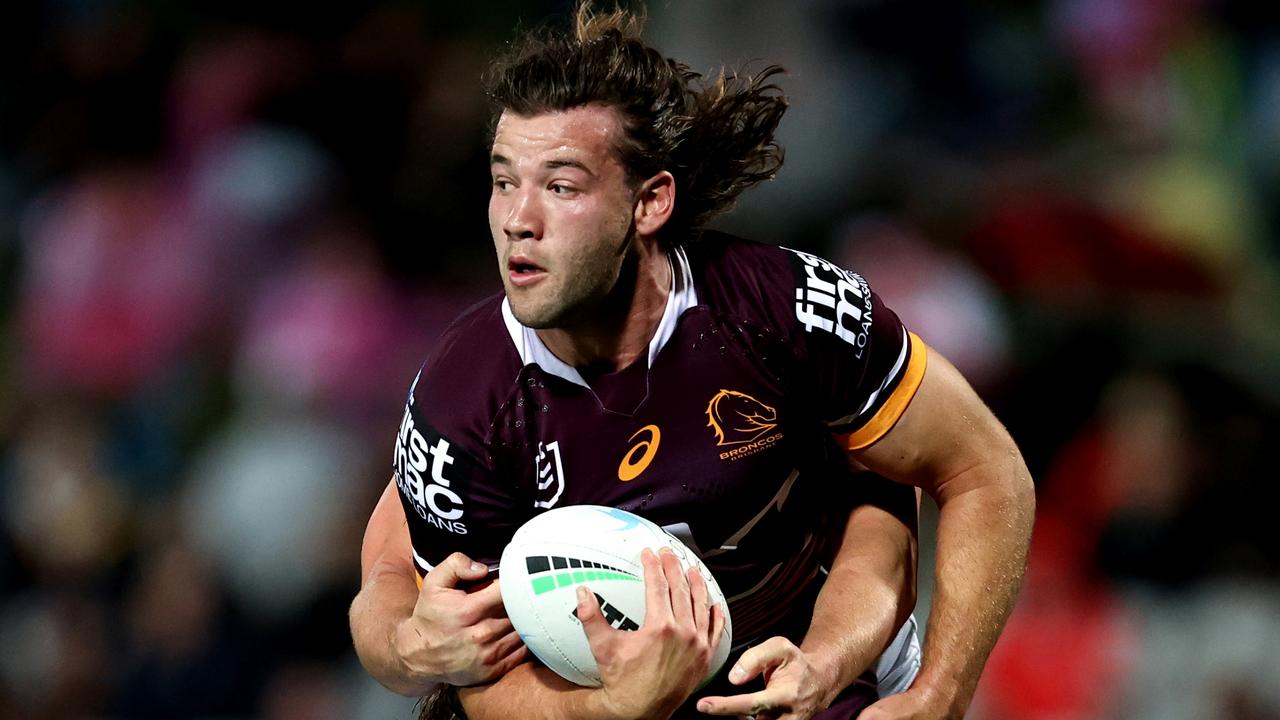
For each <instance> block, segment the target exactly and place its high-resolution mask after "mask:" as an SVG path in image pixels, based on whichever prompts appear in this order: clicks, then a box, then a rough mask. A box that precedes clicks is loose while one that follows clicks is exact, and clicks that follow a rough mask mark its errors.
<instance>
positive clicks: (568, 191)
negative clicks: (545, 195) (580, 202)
mask: <svg viewBox="0 0 1280 720" xmlns="http://www.w3.org/2000/svg"><path fill="white" fill-rule="evenodd" d="M550 189H551V194H553V195H560V196H561V197H567V196H569V195H573V194H574V193H576V192H577V190H575V189H574V188H573V187H571V186H569V185H565V184H564V183H556V184H554V185H552V186H551V188H550Z"/></svg>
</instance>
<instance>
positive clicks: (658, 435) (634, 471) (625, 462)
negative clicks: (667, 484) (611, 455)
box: [618, 425, 662, 482]
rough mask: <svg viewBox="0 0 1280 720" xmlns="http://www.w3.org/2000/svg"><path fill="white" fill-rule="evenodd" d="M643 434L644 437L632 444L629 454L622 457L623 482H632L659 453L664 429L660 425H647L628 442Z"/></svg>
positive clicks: (620, 477)
mask: <svg viewBox="0 0 1280 720" xmlns="http://www.w3.org/2000/svg"><path fill="white" fill-rule="evenodd" d="M642 435H643V436H644V437H643V439H641V440H640V442H638V443H636V444H635V445H632V446H631V449H630V450H628V451H627V454H626V455H624V456H623V457H622V462H620V463H618V479H619V480H621V481H622V482H631V481H632V480H635V479H636V478H638V477H640V473H642V472H644V471H645V469H646V468H648V467H649V463H651V462H653V456H654V455H657V454H658V444H659V443H661V442H662V431H661V430H660V429H658V426H657V425H645V426H644V427H642V428H640V429H639V430H637V431H636V432H635V434H634V435H632V436H631V439H630V440H628V441H627V442H635V440H636V438H638V437H640V436H642Z"/></svg>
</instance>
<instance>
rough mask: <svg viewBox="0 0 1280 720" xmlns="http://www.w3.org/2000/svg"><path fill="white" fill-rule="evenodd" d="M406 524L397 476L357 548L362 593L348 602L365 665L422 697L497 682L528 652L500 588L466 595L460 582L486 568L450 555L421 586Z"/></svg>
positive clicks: (402, 690) (393, 686)
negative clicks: (446, 687)
mask: <svg viewBox="0 0 1280 720" xmlns="http://www.w3.org/2000/svg"><path fill="white" fill-rule="evenodd" d="M412 553H413V549H412V545H411V542H410V539H409V528H408V524H407V523H406V522H405V517H404V511H403V510H402V509H401V507H400V503H399V500H398V498H397V495H396V486H395V481H394V480H393V481H392V482H390V483H388V484H387V488H386V490H384V491H383V493H382V497H381V498H380V499H379V500H378V504H377V506H376V507H375V508H374V510H373V514H372V515H371V516H370V518H369V525H368V527H366V529H365V536H364V543H363V545H362V546H361V549H360V570H361V576H362V577H361V586H360V592H359V593H358V594H357V595H356V597H355V600H354V601H353V602H352V603H351V610H350V621H351V638H352V641H353V642H354V644H355V650H356V655H357V656H358V657H359V658H360V662H361V664H363V665H364V667H365V670H367V671H368V672H369V674H370V675H371V676H373V678H374V679H375V680H377V681H378V682H380V683H382V684H383V685H384V686H386V687H387V688H388V689H389V690H391V691H393V692H397V693H400V694H402V695H408V696H415V695H423V694H425V693H426V692H428V691H429V690H430V689H431V687H432V686H433V685H434V684H435V683H438V682H450V683H454V684H459V685H467V684H472V683H476V682H482V681H485V680H489V679H492V678H494V677H497V676H499V675H501V674H502V673H504V672H506V671H507V670H508V669H510V668H511V667H513V666H515V665H516V664H518V663H519V662H521V661H522V660H523V659H524V657H525V655H526V653H527V650H526V649H525V648H524V645H523V644H522V643H521V642H520V639H519V636H517V635H516V633H515V630H514V629H513V628H512V627H511V623H510V621H509V620H507V619H506V616H505V614H504V613H503V611H502V597H501V595H500V593H499V590H498V586H497V585H496V584H491V585H489V586H488V587H485V588H483V589H480V590H476V591H473V592H466V591H464V590H460V589H456V587H455V586H456V585H457V584H458V582H459V581H460V580H477V579H480V578H483V577H484V575H485V573H486V571H487V568H485V567H484V566H483V565H478V564H473V563H472V562H471V561H470V559H468V558H467V557H466V556H464V555H462V554H461V553H454V554H453V555H450V556H449V557H448V558H447V559H445V561H444V562H442V563H440V565H438V566H437V567H436V568H435V569H433V570H432V571H431V572H430V573H429V574H428V575H427V577H426V579H425V580H423V583H422V588H421V589H419V588H418V584H417V573H416V571H415V570H414V568H413V561H412V560H411V557H412Z"/></svg>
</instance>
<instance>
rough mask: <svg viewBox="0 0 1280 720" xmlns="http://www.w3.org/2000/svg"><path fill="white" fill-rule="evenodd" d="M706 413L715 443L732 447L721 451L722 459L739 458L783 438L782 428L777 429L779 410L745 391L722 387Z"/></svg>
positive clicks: (763, 448) (713, 397) (754, 452)
mask: <svg viewBox="0 0 1280 720" xmlns="http://www.w3.org/2000/svg"><path fill="white" fill-rule="evenodd" d="M706 413H707V426H708V427H710V428H711V429H712V431H713V432H714V433H715V437H716V446H717V447H728V448H729V449H728V450H725V451H723V452H721V453H720V459H721V460H740V459H742V458H744V457H748V456H751V455H754V454H756V453H758V452H760V451H761V450H765V449H767V448H769V447H771V446H773V445H774V444H776V443H777V442H778V441H779V440H781V439H782V432H781V431H778V432H774V430H775V429H776V428H777V427H778V422H777V421H778V411H777V410H775V409H774V408H772V407H770V406H768V405H765V404H764V403H762V402H760V401H759V400H757V399H755V398H753V397H751V396H750V395H748V394H746V393H743V392H738V391H737V390H724V389H721V390H720V392H718V393H716V394H715V395H714V396H712V398H711V402H709V403H707V410H706Z"/></svg>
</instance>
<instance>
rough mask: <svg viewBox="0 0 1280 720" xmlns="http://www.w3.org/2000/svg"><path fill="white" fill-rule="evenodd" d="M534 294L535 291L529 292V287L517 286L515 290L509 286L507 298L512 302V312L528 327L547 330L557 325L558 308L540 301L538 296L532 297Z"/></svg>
mask: <svg viewBox="0 0 1280 720" xmlns="http://www.w3.org/2000/svg"><path fill="white" fill-rule="evenodd" d="M533 295H534V293H532V292H529V289H527V288H515V292H512V289H511V288H508V289H507V299H508V300H509V301H510V303H511V314H512V315H515V316H516V320H519V321H520V324H521V325H523V326H525V327H527V328H532V329H534V330H545V329H547V328H553V327H556V321H557V320H558V315H557V313H556V309H555V308H554V307H549V306H548V304H546V303H543V302H539V301H538V298H536V297H532V296H533Z"/></svg>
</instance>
